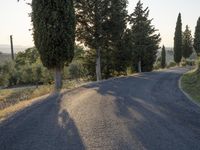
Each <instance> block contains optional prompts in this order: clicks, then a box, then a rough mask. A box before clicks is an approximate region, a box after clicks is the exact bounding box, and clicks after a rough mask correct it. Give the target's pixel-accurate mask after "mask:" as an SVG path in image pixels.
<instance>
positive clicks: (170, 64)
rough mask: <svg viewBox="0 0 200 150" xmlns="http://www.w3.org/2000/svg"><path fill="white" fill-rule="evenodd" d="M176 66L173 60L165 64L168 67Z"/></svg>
mask: <svg viewBox="0 0 200 150" xmlns="http://www.w3.org/2000/svg"><path fill="white" fill-rule="evenodd" d="M175 66H176V63H175V62H170V63H169V65H168V66H167V67H168V68H170V67H175Z"/></svg>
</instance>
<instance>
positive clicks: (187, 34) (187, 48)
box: [182, 25, 193, 58]
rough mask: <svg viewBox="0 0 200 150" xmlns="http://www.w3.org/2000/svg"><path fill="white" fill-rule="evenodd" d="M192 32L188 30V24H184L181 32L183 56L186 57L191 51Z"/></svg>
mask: <svg viewBox="0 0 200 150" xmlns="http://www.w3.org/2000/svg"><path fill="white" fill-rule="evenodd" d="M192 40H193V39H192V34H191V30H189V27H188V25H186V29H185V31H184V32H183V53H182V54H183V57H184V58H188V57H190V55H191V54H192V52H193V45H192Z"/></svg>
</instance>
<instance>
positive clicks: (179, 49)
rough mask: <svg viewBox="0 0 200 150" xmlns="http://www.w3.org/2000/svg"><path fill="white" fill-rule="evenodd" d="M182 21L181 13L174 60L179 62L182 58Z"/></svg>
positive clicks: (175, 41)
mask: <svg viewBox="0 0 200 150" xmlns="http://www.w3.org/2000/svg"><path fill="white" fill-rule="evenodd" d="M182 46H183V45H182V21H181V13H179V15H178V18H177V23H176V29H175V35H174V61H175V62H176V63H177V64H179V63H180V62H181V58H182Z"/></svg>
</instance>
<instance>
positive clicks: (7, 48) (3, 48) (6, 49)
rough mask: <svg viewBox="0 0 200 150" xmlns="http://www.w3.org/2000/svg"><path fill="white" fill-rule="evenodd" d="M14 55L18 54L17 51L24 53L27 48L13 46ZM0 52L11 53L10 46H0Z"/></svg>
mask: <svg viewBox="0 0 200 150" xmlns="http://www.w3.org/2000/svg"><path fill="white" fill-rule="evenodd" d="M13 47H14V53H18V52H19V51H24V50H25V49H27V48H29V47H27V46H20V45H14V46H13ZM0 52H2V53H7V54H10V53H11V49H10V45H6V44H0Z"/></svg>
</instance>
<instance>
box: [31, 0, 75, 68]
mask: <svg viewBox="0 0 200 150" xmlns="http://www.w3.org/2000/svg"><path fill="white" fill-rule="evenodd" d="M31 6H32V22H33V37H34V42H35V46H36V48H37V49H38V51H39V54H40V57H41V60H42V63H43V65H44V66H45V67H47V68H48V69H55V68H60V69H62V68H63V67H64V64H65V63H67V64H69V63H70V62H71V61H72V59H73V55H74V38H75V15H74V7H73V0H59V1H57V0H45V1H41V0H33V1H32V5H31Z"/></svg>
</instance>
